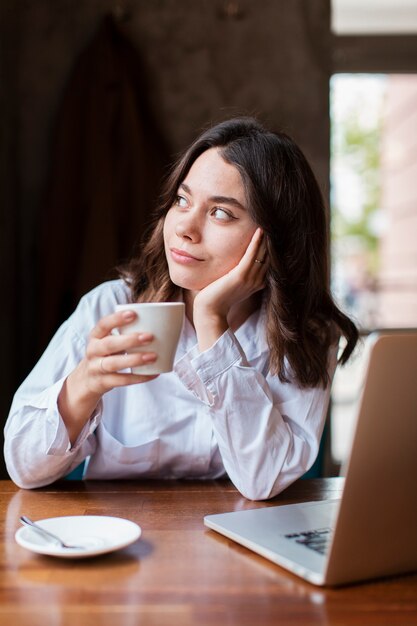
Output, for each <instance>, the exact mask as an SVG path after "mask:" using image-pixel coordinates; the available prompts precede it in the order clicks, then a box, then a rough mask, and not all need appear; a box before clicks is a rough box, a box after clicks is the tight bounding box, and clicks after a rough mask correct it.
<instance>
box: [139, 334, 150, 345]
mask: <svg viewBox="0 0 417 626" xmlns="http://www.w3.org/2000/svg"><path fill="white" fill-rule="evenodd" d="M152 339H153V335H150V334H149V333H139V335H138V340H139V342H140V343H151V341H152Z"/></svg>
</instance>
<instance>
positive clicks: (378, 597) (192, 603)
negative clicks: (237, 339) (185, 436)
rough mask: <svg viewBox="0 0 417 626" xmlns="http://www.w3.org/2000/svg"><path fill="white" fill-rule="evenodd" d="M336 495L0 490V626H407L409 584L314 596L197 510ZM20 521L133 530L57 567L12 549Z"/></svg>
mask: <svg viewBox="0 0 417 626" xmlns="http://www.w3.org/2000/svg"><path fill="white" fill-rule="evenodd" d="M342 486H343V482H342V479H338V478H331V479H323V480H301V481H298V482H297V483H295V484H294V485H293V486H291V487H290V488H288V489H287V490H286V491H285V492H284V493H283V494H281V495H280V496H278V497H277V498H275V499H274V500H271V501H269V502H262V503H260V502H250V501H248V500H246V499H245V498H243V497H242V496H241V495H240V494H239V493H238V492H237V491H236V490H235V489H234V487H233V486H232V485H231V484H230V483H229V482H228V481H215V482H195V481H187V482H175V481H174V482H161V481H158V482H152V481H146V482H145V481H143V482H92V481H91V482H75V481H63V482H61V483H57V484H55V485H53V486H51V487H46V488H43V489H38V490H36V491H25V490H21V489H18V488H17V487H15V486H14V485H13V483H11V482H10V481H0V507H1V511H2V514H1V520H2V524H3V526H4V528H3V531H4V532H3V535H2V536H3V537H4V540H3V543H2V545H1V570H2V573H1V575H0V581H1V582H0V624H2V625H3V624H8V625H10V626H19V625H21V624H25V625H26V624H27V625H29V624H30V626H38V625H42V626H49V625H51V626H52V625H53V626H66V625H67V624H71V625H72V626H80V625H81V626H85V625H91V626H93V625H94V626H106V625H107V624H108V625H112V626H114V625H123V626H133V625H136V624H141V625H142V624H144V625H146V626H154V625H158V626H177V625H178V626H189V625H195V626H205V625H216V626H233V625H235V624H236V625H239V626H257V625H259V626H268V625H272V624H273V625H274V626H275V625H279V624H285V625H291V624H297V625H300V626H309V625H310V624H314V625H318V624H323V625H324V624H326V625H333V624H338V625H339V624H340V625H342V624H343V625H349V624H360V625H361V626H362V625H364V626H365V625H366V626H372V625H378V626H381V625H387V626H397V625H398V626H408V625H417V575H408V576H402V577H397V578H392V579H386V580H383V581H377V582H372V583H367V584H360V585H354V586H350V587H345V588H341V589H321V588H318V587H314V586H313V585H310V584H309V583H307V582H304V581H302V580H301V579H299V578H297V577H296V576H294V575H292V574H290V573H288V572H287V571H285V570H283V569H281V568H280V567H278V566H277V565H274V564H273V563H270V562H269V561H267V560H265V559H263V558H262V557H260V556H258V555H256V554H254V553H252V552H250V551H249V550H246V549H245V548H243V547H241V546H239V545H238V544H236V543H234V542H232V541H229V540H228V539H226V538H224V537H222V536H220V535H218V534H217V533H215V532H213V531H210V530H208V529H206V528H205V527H204V526H203V516H204V515H205V514H207V513H217V512H224V511H231V510H236V509H246V508H254V507H259V506H270V505H276V504H284V503H285V504H288V503H292V502H297V501H300V500H319V499H323V498H331V497H337V496H338V495H339V494H340V493H341V489H342ZM22 513H25V514H26V515H28V516H29V517H31V518H33V519H35V520H36V519H41V518H44V517H53V516H59V515H114V516H118V517H126V518H129V519H131V520H133V521H135V522H137V523H138V524H139V525H140V526H141V527H142V530H143V533H142V537H141V539H140V540H139V541H137V542H136V543H135V544H133V545H131V546H130V547H128V548H125V549H124V550H121V551H119V552H116V553H113V554H108V555H105V556H100V557H95V558H93V559H87V560H77V561H75V560H63V559H56V558H53V557H46V556H40V555H35V554H33V553H31V552H29V551H27V550H25V549H24V548H22V547H20V546H19V545H18V544H17V543H16V542H15V540H14V533H15V531H16V529H17V528H19V527H20V524H19V521H18V519H19V515H20V514H22Z"/></svg>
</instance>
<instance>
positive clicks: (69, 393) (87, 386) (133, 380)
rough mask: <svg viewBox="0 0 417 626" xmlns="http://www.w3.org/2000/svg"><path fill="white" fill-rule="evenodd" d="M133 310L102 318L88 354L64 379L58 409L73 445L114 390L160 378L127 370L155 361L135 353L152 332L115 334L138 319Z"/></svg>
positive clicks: (148, 354)
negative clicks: (108, 393) (103, 400)
mask: <svg viewBox="0 0 417 626" xmlns="http://www.w3.org/2000/svg"><path fill="white" fill-rule="evenodd" d="M135 316H136V313H135V312H134V311H118V312H117V313H112V314H111V315H106V316H105V317H102V318H101V319H100V320H99V321H98V322H97V324H96V326H95V327H94V328H93V330H92V331H91V333H90V338H89V341H88V344H87V348H86V354H85V356H84V358H83V359H82V360H81V361H80V363H79V364H78V365H77V367H76V368H75V369H74V370H73V371H72V372H71V374H69V376H68V378H67V379H66V380H65V382H64V384H63V386H62V389H61V392H60V394H59V397H58V409H59V412H60V414H61V417H62V419H63V421H64V423H65V425H66V428H67V431H68V435H69V438H70V441H71V443H72V444H73V443H74V442H75V441H76V439H77V437H78V435H79V434H80V432H81V430H82V429H83V427H84V425H85V424H86V423H87V422H88V420H89V419H90V417H91V415H92V414H93V412H94V410H95V408H96V407H97V405H98V403H99V401H100V399H101V397H102V396H103V394H105V393H106V392H107V391H110V390H111V389H113V388H114V387H123V386H127V385H136V384H138V383H144V382H148V381H150V380H153V379H154V378H157V376H158V375H157V374H156V375H152V376H145V375H141V374H133V373H130V372H126V371H121V370H126V369H128V368H131V367H136V366H138V365H143V364H145V363H152V362H154V361H156V359H157V355H156V354H155V352H135V353H130V354H128V353H127V351H128V350H131V349H132V348H138V347H140V346H146V345H147V344H149V343H150V342H151V341H152V340H153V335H152V334H150V333H140V334H138V333H129V334H126V335H121V334H113V333H112V331H113V330H115V329H116V328H120V327H122V326H126V325H127V324H129V323H131V322H132V321H133V320H134V319H135Z"/></svg>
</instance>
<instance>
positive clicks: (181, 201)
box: [175, 196, 187, 208]
mask: <svg viewBox="0 0 417 626" xmlns="http://www.w3.org/2000/svg"><path fill="white" fill-rule="evenodd" d="M175 204H176V205H177V206H179V207H181V208H185V207H186V206H187V199H186V198H184V196H177V197H176V199H175Z"/></svg>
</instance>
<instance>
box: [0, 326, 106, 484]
mask: <svg viewBox="0 0 417 626" xmlns="http://www.w3.org/2000/svg"><path fill="white" fill-rule="evenodd" d="M84 353H85V341H84V340H83V339H82V338H81V337H79V336H78V335H77V334H76V333H75V332H74V329H73V326H72V324H71V322H70V321H68V322H66V323H65V324H63V325H62V326H61V328H60V329H59V330H58V332H57V333H56V335H55V336H54V338H53V339H52V341H51V343H50V344H49V346H48V348H47V349H46V351H45V353H44V354H43V356H42V357H41V359H40V361H39V362H38V363H37V365H36V366H35V368H34V369H33V370H32V372H31V373H30V374H29V376H28V377H27V378H26V380H25V381H24V382H23V384H22V385H21V386H20V388H19V389H18V390H17V392H16V394H15V397H14V399H13V403H12V406H11V410H10V414H9V417H8V419H7V422H6V426H5V445H4V457H5V461H6V467H7V470H8V472H9V475H10V477H11V478H12V480H13V481H14V482H15V483H16V484H17V485H19V486H20V487H23V488H27V489H30V488H34V487H41V486H44V485H47V484H50V483H52V482H54V481H55V480H57V479H59V478H62V477H63V476H65V475H66V474H67V473H69V472H70V471H71V470H72V469H74V468H75V467H77V465H79V464H80V463H81V462H82V461H83V460H84V459H85V458H86V457H87V456H89V455H91V454H92V453H93V452H94V450H95V446H96V442H95V437H94V435H93V433H94V430H95V428H96V427H97V424H98V421H99V419H100V416H101V404H100V405H99V406H98V407H97V409H96V411H95V412H94V414H93V415H92V417H91V419H90V421H89V422H88V423H87V424H86V425H85V427H84V428H83V430H82V432H81V433H80V435H79V436H78V439H77V441H76V442H75V444H74V445H73V446H71V444H70V441H69V438H68V433H67V429H66V427H65V424H64V422H63V420H62V418H61V415H60V413H59V411H58V396H59V393H60V391H61V388H62V385H63V383H64V381H65V379H66V377H67V375H68V374H69V373H70V372H71V371H72V370H73V369H74V368H75V366H76V365H77V364H78V363H79V361H80V360H81V358H82V357H83V355H84Z"/></svg>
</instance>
